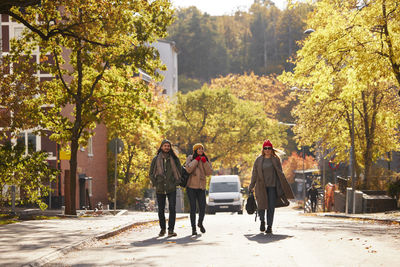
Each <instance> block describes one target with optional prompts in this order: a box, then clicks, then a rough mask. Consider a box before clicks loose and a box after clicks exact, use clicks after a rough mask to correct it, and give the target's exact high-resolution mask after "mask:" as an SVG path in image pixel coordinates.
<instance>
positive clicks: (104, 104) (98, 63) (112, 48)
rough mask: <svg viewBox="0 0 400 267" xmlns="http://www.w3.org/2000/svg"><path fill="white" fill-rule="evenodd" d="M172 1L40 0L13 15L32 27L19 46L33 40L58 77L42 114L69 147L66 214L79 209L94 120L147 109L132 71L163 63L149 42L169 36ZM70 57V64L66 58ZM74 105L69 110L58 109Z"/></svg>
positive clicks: (47, 91)
mask: <svg viewBox="0 0 400 267" xmlns="http://www.w3.org/2000/svg"><path fill="white" fill-rule="evenodd" d="M170 5H171V4H170V3H169V2H168V1H152V2H147V1H118V2H115V1H109V0H100V1H82V0H73V1H65V0H58V1H44V0H43V1H41V4H40V5H35V6H31V7H27V8H26V9H25V10H24V12H21V11H20V10H19V9H17V8H13V9H12V13H13V17H14V18H17V19H18V20H19V21H20V22H23V23H24V25H26V26H27V27H28V28H29V29H30V30H31V31H30V32H26V33H25V34H24V38H22V39H21V40H20V43H19V45H20V46H21V47H23V46H25V44H26V43H33V44H34V45H37V46H38V47H40V48H41V53H42V55H43V56H46V55H50V56H51V57H52V58H53V59H54V62H55V63H54V64H48V65H45V64H43V65H41V66H40V67H41V69H42V70H45V71H47V72H50V73H52V74H53V75H54V76H55V77H56V79H54V80H52V81H50V82H46V83H44V84H42V86H43V87H42V88H43V91H44V93H43V94H41V99H42V100H43V102H42V103H43V104H52V105H51V106H49V108H48V109H46V112H45V113H43V116H42V117H41V123H42V124H43V126H44V127H46V128H47V129H49V130H51V131H52V132H53V133H54V134H53V135H52V136H51V138H52V139H53V140H56V141H58V142H59V143H61V144H62V145H63V146H67V145H68V146H70V148H71V160H70V173H71V179H70V188H71V192H70V193H69V194H67V195H66V213H67V214H76V208H75V188H76V170H77V150H78V148H79V145H85V143H86V142H87V141H86V140H87V139H88V137H89V136H90V135H91V134H92V129H94V128H95V127H96V123H100V122H102V121H104V120H107V118H112V116H108V114H110V113H116V112H118V113H119V114H120V115H121V116H126V117H131V118H132V119H137V118H142V117H143V118H144V117H146V116H147V113H146V108H145V107H144V106H143V105H141V104H140V97H139V95H140V91H141V90H143V88H144V87H139V88H137V87H136V84H135V83H132V82H131V79H130V77H131V76H132V75H133V74H134V73H137V71H138V68H139V67H140V68H141V69H143V70H144V71H145V72H147V73H155V71H154V70H155V69H157V68H160V69H163V67H162V66H161V63H160V60H159V58H158V57H154V55H158V53H156V51H155V49H154V48H152V47H150V46H149V45H148V43H151V42H154V41H156V40H157V39H158V38H163V37H165V33H166V28H167V26H168V25H169V24H170V23H171V21H172V12H173V11H172V9H171V6H170ZM65 63H67V64H65ZM66 108H67V109H68V108H69V111H70V112H69V111H68V112H67V113H69V114H65V113H62V112H61V110H64V112H65V111H66Z"/></svg>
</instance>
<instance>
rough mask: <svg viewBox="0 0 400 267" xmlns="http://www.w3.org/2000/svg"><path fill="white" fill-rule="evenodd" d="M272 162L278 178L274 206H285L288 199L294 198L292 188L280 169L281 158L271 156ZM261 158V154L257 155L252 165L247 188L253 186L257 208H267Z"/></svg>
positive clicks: (251, 188) (287, 203)
mask: <svg viewBox="0 0 400 267" xmlns="http://www.w3.org/2000/svg"><path fill="white" fill-rule="evenodd" d="M271 159H272V164H273V165H274V169H275V172H276V175H277V177H278V178H279V179H278V181H277V183H276V193H277V201H276V207H277V208H279V207H285V206H288V205H289V201H288V199H294V195H293V191H292V188H291V187H290V185H289V183H288V181H287V180H286V177H285V174H284V173H283V171H282V164H281V160H280V159H279V158H278V157H274V156H272V158H271ZM262 160H263V156H262V155H260V156H259V157H257V159H256V161H255V162H254V165H253V173H252V176H251V183H250V186H249V190H253V188H254V187H255V193H256V201H257V208H258V209H259V210H264V209H267V208H268V198H267V190H266V188H265V183H264V176H263V173H262Z"/></svg>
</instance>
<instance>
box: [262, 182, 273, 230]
mask: <svg viewBox="0 0 400 267" xmlns="http://www.w3.org/2000/svg"><path fill="white" fill-rule="evenodd" d="M265 189H266V190H267V198H268V209H267V225H268V226H272V223H273V222H274V213H275V206H276V187H266V188H265ZM258 214H259V215H260V220H261V221H262V222H265V210H259V211H258Z"/></svg>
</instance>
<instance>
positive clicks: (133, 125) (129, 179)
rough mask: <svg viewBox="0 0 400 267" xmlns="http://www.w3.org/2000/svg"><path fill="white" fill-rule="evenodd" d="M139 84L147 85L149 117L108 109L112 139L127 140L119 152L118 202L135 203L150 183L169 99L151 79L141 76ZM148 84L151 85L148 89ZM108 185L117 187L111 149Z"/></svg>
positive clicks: (144, 95)
mask: <svg viewBox="0 0 400 267" xmlns="http://www.w3.org/2000/svg"><path fill="white" fill-rule="evenodd" d="M132 82H134V83H136V86H137V87H146V88H144V89H143V90H138V92H140V96H139V97H140V98H141V101H140V103H141V105H143V107H145V108H146V111H145V112H146V114H147V115H146V117H144V118H140V117H138V118H136V119H132V118H131V117H121V116H120V114H119V113H113V114H111V113H108V116H112V117H113V118H107V120H106V122H108V123H107V130H108V136H109V139H112V138H115V137H118V138H120V139H121V140H122V141H123V142H124V150H123V151H122V153H121V154H119V155H118V170H117V179H118V187H117V195H118V198H117V205H118V206H123V207H132V205H133V204H134V202H135V197H142V193H143V189H144V188H146V187H147V185H148V184H149V179H148V172H149V166H150V163H151V160H152V159H153V157H154V155H155V151H156V149H157V148H158V146H159V144H160V142H161V140H162V132H163V129H164V127H163V125H162V120H161V113H162V112H163V111H164V110H165V109H166V107H167V105H168V102H167V98H166V97H165V95H163V94H162V88H160V87H158V86H157V85H155V84H153V83H151V84H150V85H147V84H144V82H143V81H141V80H140V79H138V78H135V79H133V80H132ZM147 88H148V89H147ZM109 156H110V161H109V163H110V164H109V168H108V169H109V188H114V171H115V165H114V160H111V156H112V159H114V157H115V155H114V154H112V155H111V153H110V155H109Z"/></svg>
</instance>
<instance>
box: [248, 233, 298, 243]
mask: <svg viewBox="0 0 400 267" xmlns="http://www.w3.org/2000/svg"><path fill="white" fill-rule="evenodd" d="M244 236H245V237H246V238H247V239H248V240H250V241H255V242H258V243H261V244H266V243H271V242H276V241H280V240H283V239H286V238H291V237H293V236H291V235H274V234H272V235H270V234H267V235H266V234H263V233H259V234H256V235H254V234H252V235H244Z"/></svg>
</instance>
